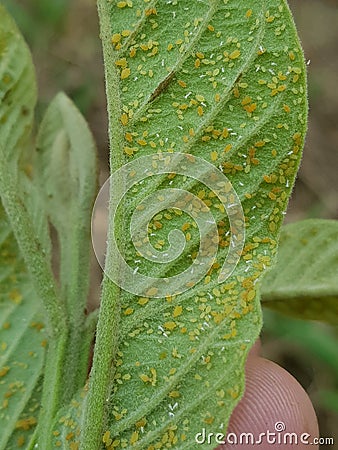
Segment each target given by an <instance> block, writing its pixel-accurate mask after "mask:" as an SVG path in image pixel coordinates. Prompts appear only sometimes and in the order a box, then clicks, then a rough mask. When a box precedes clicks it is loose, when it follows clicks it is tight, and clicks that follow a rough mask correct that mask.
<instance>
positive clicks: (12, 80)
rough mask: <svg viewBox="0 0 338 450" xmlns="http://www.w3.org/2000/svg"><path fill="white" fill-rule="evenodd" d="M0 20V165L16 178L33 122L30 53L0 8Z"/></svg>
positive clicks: (33, 77)
mask: <svg viewBox="0 0 338 450" xmlns="http://www.w3.org/2000/svg"><path fill="white" fill-rule="evenodd" d="M0 17H1V26H0V118H1V129H0V144H1V145H0V156H1V164H2V165H3V164H6V165H7V168H9V170H10V171H11V172H12V174H13V176H16V174H17V169H18V162H19V160H20V158H21V156H22V151H23V149H24V144H25V143H26V142H27V139H28V137H29V134H30V131H31V127H32V123H33V114H34V108H35V103H36V95H37V88H36V80H35V70H34V66H33V62H32V57H31V54H30V51H29V49H28V47H27V45H26V43H25V41H24V39H23V38H22V36H21V34H20V32H19V31H18V29H17V27H16V25H15V23H14V21H13V19H12V18H11V17H10V16H9V14H8V13H7V11H6V10H5V8H4V7H3V6H2V5H0ZM7 170H8V169H7Z"/></svg>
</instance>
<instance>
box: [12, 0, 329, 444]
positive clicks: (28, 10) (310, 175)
mask: <svg viewBox="0 0 338 450" xmlns="http://www.w3.org/2000/svg"><path fill="white" fill-rule="evenodd" d="M3 3H4V4H5V5H6V6H7V8H8V9H9V10H10V12H11V13H12V14H13V16H14V17H15V19H16V21H17V23H18V24H19V26H20V28H21V30H22V32H23V34H24V35H25V37H26V39H27V41H28V43H29V45H30V47H31V49H32V52H33V57H34V61H35V64H36V67H37V76H38V82H39V91H40V100H39V105H38V109H37V119H38V120H39V119H40V118H41V115H42V113H43V111H44V110H45V108H46V105H47V104H48V103H49V101H50V100H51V98H52V97H53V96H54V95H55V94H56V93H57V92H58V91H59V90H64V91H65V92H66V93H67V94H68V95H69V96H70V97H71V98H72V99H73V100H74V101H75V102H76V104H77V105H78V106H79V108H80V109H81V111H82V112H83V114H84V115H85V116H86V118H87V120H88V121H89V124H90V127H91V129H92V131H93V133H94V135H95V138H96V142H97V145H98V148H99V155H100V166H101V167H100V169H101V175H100V180H101V182H103V181H104V180H105V179H106V178H107V177H108V167H107V161H108V159H107V155H108V142H107V118H106V110H105V92H104V81H103V67H102V57H101V47H100V41H99V38H98V22H97V14H96V7H95V2H94V1H93V0H52V1H48V0H21V1H20V0H5V1H3ZM289 3H290V6H291V9H292V10H293V13H294V16H295V20H296V23H297V26H298V30H299V34H300V37H301V40H302V43H303V47H304V51H305V57H306V60H307V61H308V77H309V97H310V117H309V132H308V136H307V142H306V146H305V152H304V158H303V163H302V166H301V170H300V173H299V176H298V180H297V183H296V187H295V190H294V193H293V196H292V199H291V202H290V206H289V210H288V214H287V216H286V221H287V222H294V221H295V220H300V219H305V218H310V217H320V218H331V219H338V202H337V199H338V176H337V169H338V151H337V143H338V119H337V111H338V75H337V74H338V58H337V51H338V1H337V0H292V1H290V2H289ZM93 268H94V269H93V288H92V293H91V297H92V302H93V303H94V302H96V301H97V298H98V292H99V284H100V272H99V271H98V270H97V269H96V265H95V264H93ZM264 316H265V325H264V330H263V334H262V341H263V354H264V356H266V357H268V358H270V359H272V360H273V361H276V362H277V363H278V364H280V365H281V366H283V367H285V368H286V369H287V370H288V371H289V372H291V373H292V374H293V375H294V376H295V377H296V378H297V379H298V381H299V382H300V383H301V384H302V385H303V387H304V388H305V389H306V390H307V392H308V393H309V395H310V397H311V399H312V401H313V403H314V406H315V409H316V412H317V415H318V418H319V422H320V434H321V436H322V437H334V438H335V445H334V446H324V445H323V446H321V449H323V450H324V449H331V450H332V449H333V448H334V449H338V330H337V328H333V327H329V326H326V325H324V324H322V323H316V322H304V321H300V320H291V319H290V318H286V317H283V316H282V315H280V314H277V313H272V312H270V311H265V313H264Z"/></svg>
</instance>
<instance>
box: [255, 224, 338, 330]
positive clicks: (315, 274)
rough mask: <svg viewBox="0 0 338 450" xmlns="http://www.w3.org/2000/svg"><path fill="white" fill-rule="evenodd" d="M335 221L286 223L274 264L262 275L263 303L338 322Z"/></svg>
mask: <svg viewBox="0 0 338 450" xmlns="http://www.w3.org/2000/svg"><path fill="white" fill-rule="evenodd" d="M337 246H338V222H337V221H334V220H320V219H310V220H304V221H301V222H296V223H292V224H289V225H286V226H285V227H284V228H283V230H282V234H281V238H280V247H279V250H278V260H277V264H276V266H275V267H274V268H273V270H271V271H270V272H268V273H267V275H266V276H265V277H264V282H263V285H262V302H263V305H264V306H266V307H268V308H271V309H275V310H277V311H280V312H283V313H284V314H287V315H291V316H294V317H298V318H302V319H309V320H322V321H325V322H328V323H331V324H337V323H338V280H337V269H338V257H337Z"/></svg>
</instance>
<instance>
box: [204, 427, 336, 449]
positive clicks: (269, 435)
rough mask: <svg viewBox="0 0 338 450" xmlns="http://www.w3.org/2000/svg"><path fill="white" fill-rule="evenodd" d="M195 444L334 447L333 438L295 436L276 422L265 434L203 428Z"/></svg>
mask: <svg viewBox="0 0 338 450" xmlns="http://www.w3.org/2000/svg"><path fill="white" fill-rule="evenodd" d="M195 442H196V444H199V445H202V444H209V445H210V444H211V445H215V448H216V447H217V446H218V445H222V444H227V445H228V446H231V445H247V446H248V447H249V448H250V446H253V445H257V446H259V445H263V444H270V445H279V446H281V445H289V446H290V445H295V446H296V445H334V438H333V437H312V436H311V435H310V434H309V433H301V434H297V433H294V432H291V431H290V432H289V431H287V430H286V426H285V423H284V422H282V421H278V422H276V423H275V426H274V430H273V431H271V430H266V431H265V432H262V433H259V434H256V435H255V434H254V433H251V432H243V433H240V434H237V433H228V434H227V435H224V434H223V433H214V432H207V430H206V429H205V428H203V429H202V430H201V431H200V432H199V433H197V434H196V436H195Z"/></svg>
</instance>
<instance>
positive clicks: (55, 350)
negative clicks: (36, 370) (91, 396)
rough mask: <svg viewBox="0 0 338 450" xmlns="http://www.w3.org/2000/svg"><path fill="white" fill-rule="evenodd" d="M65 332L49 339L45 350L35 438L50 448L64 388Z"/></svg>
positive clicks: (66, 341)
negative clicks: (45, 356)
mask: <svg viewBox="0 0 338 450" xmlns="http://www.w3.org/2000/svg"><path fill="white" fill-rule="evenodd" d="M67 343H68V339H67V333H66V332H65V333H63V335H61V336H60V337H59V339H58V340H54V339H51V340H50V343H49V347H48V350H47V358H46V366H45V375H44V383H43V394H42V400H41V411H40V416H39V423H38V431H37V436H38V438H37V440H38V445H39V448H42V449H44V450H49V449H51V448H52V447H51V445H52V443H51V441H52V439H51V432H52V425H53V423H54V419H55V416H56V414H57V412H58V410H59V409H60V407H61V406H62V403H63V402H62V400H61V399H62V395H63V389H64V362H65V359H66V353H67Z"/></svg>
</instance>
